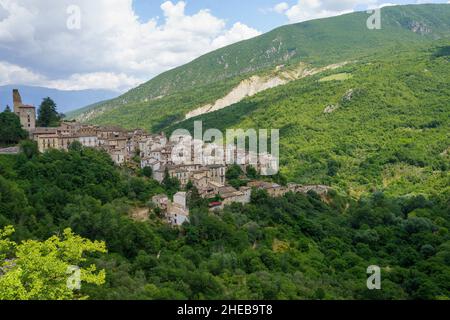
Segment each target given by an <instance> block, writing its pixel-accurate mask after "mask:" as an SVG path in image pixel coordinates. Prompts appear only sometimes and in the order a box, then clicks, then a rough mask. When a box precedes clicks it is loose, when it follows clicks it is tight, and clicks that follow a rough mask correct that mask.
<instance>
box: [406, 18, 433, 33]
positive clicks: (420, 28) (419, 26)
mask: <svg viewBox="0 0 450 320" xmlns="http://www.w3.org/2000/svg"><path fill="white" fill-rule="evenodd" d="M409 30H411V31H412V32H414V33H419V34H421V35H425V34H429V33H431V31H432V30H431V29H430V28H429V27H428V26H427V25H426V24H425V23H423V22H418V21H412V22H410V24H409Z"/></svg>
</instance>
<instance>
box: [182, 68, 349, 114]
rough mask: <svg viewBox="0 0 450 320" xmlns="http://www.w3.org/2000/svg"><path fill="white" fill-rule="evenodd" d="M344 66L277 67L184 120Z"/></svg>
mask: <svg viewBox="0 0 450 320" xmlns="http://www.w3.org/2000/svg"><path fill="white" fill-rule="evenodd" d="M346 64H348V62H347V61H345V62H341V63H336V64H332V65H329V66H325V67H322V68H308V66H307V65H305V64H302V63H300V64H299V65H298V66H297V67H296V68H294V69H292V70H286V71H283V67H282V66H278V67H277V68H276V69H274V71H273V73H272V74H271V75H269V76H252V77H250V78H248V79H245V80H243V81H242V82H241V83H240V84H239V85H238V86H237V87H235V88H233V89H232V90H231V91H230V92H229V93H228V94H227V95H226V96H224V97H223V98H220V99H218V100H216V101H215V102H214V103H212V104H208V105H205V106H202V107H200V108H197V109H195V110H192V111H191V112H189V113H187V114H186V119H190V118H193V117H197V116H200V115H203V114H207V113H210V112H214V111H218V110H221V109H224V108H227V107H229V106H231V105H233V104H235V103H238V102H240V101H242V100H243V99H245V98H247V97H252V96H254V95H256V94H258V93H260V92H262V91H265V90H268V89H272V88H275V87H278V86H281V85H284V84H287V83H289V82H291V81H294V80H298V79H302V78H305V77H309V76H313V75H315V74H317V73H320V72H323V71H326V70H334V69H337V68H340V67H342V66H344V65H346Z"/></svg>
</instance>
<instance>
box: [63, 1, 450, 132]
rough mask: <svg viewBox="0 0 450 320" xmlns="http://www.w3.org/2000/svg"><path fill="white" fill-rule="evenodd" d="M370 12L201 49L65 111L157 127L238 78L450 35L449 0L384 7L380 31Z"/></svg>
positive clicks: (95, 119)
mask: <svg viewBox="0 0 450 320" xmlns="http://www.w3.org/2000/svg"><path fill="white" fill-rule="evenodd" d="M368 17H369V15H368V14H367V13H365V12H360V13H352V14H348V15H343V16H339V17H333V18H328V19H321V20H315V21H308V22H304V23H300V24H294V25H288V26H284V27H281V28H278V29H275V30H274V31H272V32H269V33H266V34H264V35H261V36H259V37H256V38H254V39H250V40H247V41H243V42H240V43H236V44H234V45H231V46H228V47H225V48H222V49H219V50H216V51H214V52H212V53H209V54H207V55H204V56H202V57H200V58H198V59H196V60H194V61H193V62H191V63H189V64H187V65H184V66H181V67H179V68H176V69H173V70H171V71H169V72H166V73H163V74H161V75H160V76H158V77H156V78H154V79H152V80H151V81H149V82H147V83H145V84H143V85H141V86H139V87H137V88H135V89H133V90H130V91H129V92H127V93H125V94H124V95H122V96H120V97H118V98H117V99H113V100H109V101H107V102H104V103H100V104H97V105H94V106H88V107H86V108H85V109H82V110H79V111H77V112H74V113H72V114H70V115H69V116H71V117H76V118H79V119H81V120H83V121H88V122H92V123H98V124H118V125H122V126H125V127H144V128H147V129H153V130H160V129H162V128H164V127H165V126H167V125H168V124H170V123H171V122H174V121H178V120H182V119H183V118H184V116H185V114H186V113H187V112H189V111H191V110H193V109H196V108H198V107H201V106H203V105H205V104H208V103H211V102H213V101H215V100H217V99H219V98H222V97H223V96H224V95H225V94H227V93H228V92H229V91H230V90H231V89H232V88H234V87H235V86H237V85H238V84H239V82H240V81H241V80H243V79H246V78H248V77H250V76H252V75H255V74H261V73H262V74H267V73H270V72H271V70H273V69H274V68H275V67H276V66H279V65H286V66H287V67H289V66H295V65H297V64H298V63H299V62H303V63H306V64H308V65H311V66H313V67H320V66H326V65H328V64H332V63H336V62H342V61H348V60H356V59H361V58H364V57H367V56H371V55H376V54H377V52H384V51H386V50H389V49H393V48H395V49H398V48H402V47H403V48H408V47H411V46H414V47H416V46H419V45H426V44H428V43H430V42H432V41H433V40H435V39H438V38H443V37H448V36H450V5H446V4H441V5H413V6H398V7H386V8H383V9H382V29H381V30H369V29H368V28H367V27H366V21H367V19H368Z"/></svg>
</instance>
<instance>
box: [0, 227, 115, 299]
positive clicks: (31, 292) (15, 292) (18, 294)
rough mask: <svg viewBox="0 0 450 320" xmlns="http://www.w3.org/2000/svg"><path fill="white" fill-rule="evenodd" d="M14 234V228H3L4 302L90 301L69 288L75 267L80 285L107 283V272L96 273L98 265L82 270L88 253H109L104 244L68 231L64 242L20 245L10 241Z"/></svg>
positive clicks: (0, 283) (0, 293)
mask: <svg viewBox="0 0 450 320" xmlns="http://www.w3.org/2000/svg"><path fill="white" fill-rule="evenodd" d="M13 232H14V228H12V227H11V226H9V227H6V228H4V229H3V230H1V229H0V300H73V299H86V298H88V297H87V296H82V295H80V294H79V293H77V292H74V289H75V288H71V287H70V286H69V285H68V283H69V281H70V279H69V277H70V276H71V273H68V270H69V271H70V270H71V269H70V268H71V267H72V266H76V267H77V272H78V271H79V276H80V279H79V280H80V285H81V284H82V283H83V282H84V283H89V284H95V285H101V284H103V283H104V282H105V271H104V270H101V271H99V272H96V271H97V268H96V266H95V265H94V264H91V265H86V266H85V267H82V265H84V264H86V261H87V259H86V257H85V254H86V253H95V252H100V253H105V252H106V248H105V243H104V242H98V241H94V242H92V241H90V240H87V239H83V238H81V237H80V236H77V235H75V234H73V233H72V231H71V230H70V229H66V230H64V234H63V237H62V239H60V237H57V236H53V237H51V238H50V239H48V240H46V241H43V242H39V241H35V240H27V241H24V242H22V243H20V244H19V243H15V242H13V241H11V240H9V237H10V236H11V234H12V233H13ZM75 281H78V280H77V279H75ZM74 285H77V284H76V283H75V284H74Z"/></svg>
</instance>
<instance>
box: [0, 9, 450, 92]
mask: <svg viewBox="0 0 450 320" xmlns="http://www.w3.org/2000/svg"><path fill="white" fill-rule="evenodd" d="M421 1H422V0H227V1H225V0H184V1H183V0H164V1H162V0H57V1H56V0H52V1H50V0H33V1H30V0H0V85H13V84H14V85H34V86H43V87H48V88H55V89H60V90H82V89H109V90H114V91H117V92H124V91H126V90H128V89H130V88H133V87H135V86H137V85H139V84H141V83H143V82H146V81H148V80H150V79H151V78H153V77H155V76H156V75H158V74H160V73H162V72H164V71H167V70H170V69H172V68H175V67H177V66H180V65H183V64H185V63H188V62H190V61H192V60H193V59H195V58H197V57H199V56H201V55H203V54H205V53H208V52H210V51H213V50H216V49H218V48H221V47H224V46H226V45H229V44H232V43H235V42H238V41H242V40H246V39H250V38H252V37H255V36H258V35H260V34H262V33H264V32H267V31H270V30H272V29H274V28H276V27H279V26H282V25H285V24H288V23H297V22H302V21H307V20H311V19H317V18H324V17H330V16H335V15H339V14H344V13H348V12H353V11H359V10H366V9H368V8H369V7H370V8H377V7H380V6H383V5H384V4H386V3H390V4H406V3H411V4H413V3H418V2H421ZM447 1H448V2H449V3H450V0H435V1H427V2H434V3H445V2H447ZM136 17H138V18H136ZM74 22H76V23H74Z"/></svg>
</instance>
